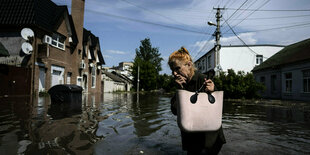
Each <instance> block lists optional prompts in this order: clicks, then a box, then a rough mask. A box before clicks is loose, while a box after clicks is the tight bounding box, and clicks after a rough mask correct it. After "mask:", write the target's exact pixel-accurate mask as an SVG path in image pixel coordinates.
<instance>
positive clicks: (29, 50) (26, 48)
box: [22, 42, 33, 55]
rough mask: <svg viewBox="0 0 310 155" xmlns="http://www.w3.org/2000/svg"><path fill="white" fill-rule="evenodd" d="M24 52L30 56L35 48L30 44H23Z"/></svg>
mask: <svg viewBox="0 0 310 155" xmlns="http://www.w3.org/2000/svg"><path fill="white" fill-rule="evenodd" d="M22 50H23V52H24V53H25V54H27V55H29V54H31V53H32V51H33V48H32V45H31V44H30V43H28V42H24V43H23V44H22Z"/></svg>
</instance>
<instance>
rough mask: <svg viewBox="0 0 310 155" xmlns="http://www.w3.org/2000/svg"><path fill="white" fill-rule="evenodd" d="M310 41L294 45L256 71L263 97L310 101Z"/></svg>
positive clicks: (254, 72)
mask: <svg viewBox="0 0 310 155" xmlns="http://www.w3.org/2000/svg"><path fill="white" fill-rule="evenodd" d="M309 49H310V39H306V40H303V41H301V42H298V43H294V44H291V45H289V46H287V47H285V48H284V49H282V50H281V51H280V52H278V53H277V54H275V55H273V56H272V57H270V58H269V59H268V60H267V61H265V62H263V63H262V64H261V65H259V66H256V67H255V68H254V69H253V74H254V77H255V79H256V81H258V82H261V83H262V84H264V85H265V87H266V89H265V91H263V92H261V95H262V97H264V98H271V99H285V100H303V101H310V51H309Z"/></svg>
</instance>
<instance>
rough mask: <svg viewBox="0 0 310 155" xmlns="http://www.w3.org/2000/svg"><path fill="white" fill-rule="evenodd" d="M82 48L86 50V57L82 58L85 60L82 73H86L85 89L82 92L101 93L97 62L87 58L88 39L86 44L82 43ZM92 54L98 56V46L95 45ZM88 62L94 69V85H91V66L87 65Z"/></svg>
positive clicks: (99, 72)
mask: <svg viewBox="0 0 310 155" xmlns="http://www.w3.org/2000/svg"><path fill="white" fill-rule="evenodd" d="M84 48H85V51H86V55H87V56H86V57H85V58H83V60H84V62H85V66H86V67H85V69H82V70H81V72H82V75H87V89H85V90H84V93H91V94H96V93H102V92H103V90H102V83H101V74H102V72H101V69H99V68H98V64H97V62H96V59H95V60H91V59H89V57H90V50H89V48H90V41H88V42H87V43H86V44H84ZM94 51H95V52H94V55H95V57H98V54H97V52H99V51H100V50H99V46H98V45H97V46H96V47H95V49H94ZM90 63H93V64H94V67H95V69H96V84H95V87H92V68H91V67H90V66H89V64H90Z"/></svg>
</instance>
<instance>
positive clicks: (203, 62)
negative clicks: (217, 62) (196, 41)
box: [201, 59, 205, 70]
mask: <svg viewBox="0 0 310 155" xmlns="http://www.w3.org/2000/svg"><path fill="white" fill-rule="evenodd" d="M201 66H202V70H205V59H202V63H201Z"/></svg>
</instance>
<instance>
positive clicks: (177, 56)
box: [168, 46, 193, 68]
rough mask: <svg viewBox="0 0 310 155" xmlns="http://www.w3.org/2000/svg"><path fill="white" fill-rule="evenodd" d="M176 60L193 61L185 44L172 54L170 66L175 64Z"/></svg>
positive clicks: (169, 61)
mask: <svg viewBox="0 0 310 155" xmlns="http://www.w3.org/2000/svg"><path fill="white" fill-rule="evenodd" d="M176 61H183V62H189V61H190V62H193V61H192V58H191V56H190V55H189V52H188V50H187V49H186V48H185V47H183V46H182V47H181V48H180V49H179V50H177V51H174V52H173V53H171V54H170V56H169V60H168V64H169V66H170V68H171V67H172V66H173V65H174V64H175V62H176Z"/></svg>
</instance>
